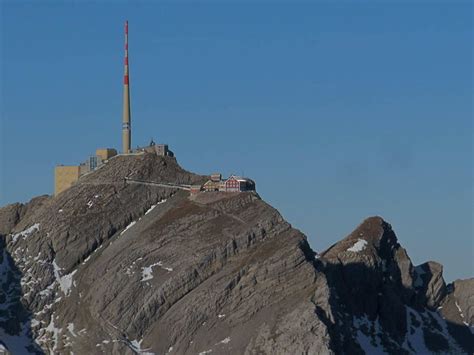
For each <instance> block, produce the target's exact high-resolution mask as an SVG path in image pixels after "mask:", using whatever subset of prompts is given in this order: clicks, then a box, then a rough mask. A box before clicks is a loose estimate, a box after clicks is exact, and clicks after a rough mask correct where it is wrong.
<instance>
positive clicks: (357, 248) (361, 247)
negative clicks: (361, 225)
mask: <svg viewBox="0 0 474 355" xmlns="http://www.w3.org/2000/svg"><path fill="white" fill-rule="evenodd" d="M366 245H367V241H366V240H365V239H360V238H359V239H358V240H357V242H355V243H354V245H353V246H352V247H350V248H349V249H347V251H351V252H353V253H358V252H359V251H362V250H364V249H365V246H366Z"/></svg>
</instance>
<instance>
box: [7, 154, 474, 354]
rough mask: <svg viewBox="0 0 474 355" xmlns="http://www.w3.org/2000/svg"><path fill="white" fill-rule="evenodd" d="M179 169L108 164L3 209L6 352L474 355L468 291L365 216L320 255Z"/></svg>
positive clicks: (169, 160)
mask: <svg viewBox="0 0 474 355" xmlns="http://www.w3.org/2000/svg"><path fill="white" fill-rule="evenodd" d="M130 179H134V180H135V181H153V182H156V183H158V184H159V183H161V182H166V183H170V182H171V183H174V184H177V185H178V184H185V185H189V186H191V185H193V184H202V183H203V182H205V181H206V180H207V177H206V176H201V175H196V174H193V173H190V172H188V171H185V170H183V169H182V168H181V167H180V166H179V165H178V163H177V162H176V159H175V158H173V157H168V156H163V157H160V156H157V155H155V154H151V153H144V154H141V155H128V156H116V157H114V158H112V159H110V161H109V162H108V163H107V164H105V165H104V166H102V167H101V168H100V169H98V170H97V171H94V172H93V173H90V174H88V175H85V176H83V177H81V179H79V181H78V182H77V183H76V184H74V185H73V186H72V187H71V188H69V189H67V190H66V191H64V192H62V193H61V194H59V195H58V196H56V197H54V198H52V197H49V196H41V197H37V198H35V199H33V200H31V201H30V202H29V203H27V204H12V205H8V206H5V207H3V208H1V209H0V284H1V287H0V349H2V347H3V348H4V349H5V350H6V351H9V352H10V353H12V354H25V353H37V354H41V353H52V354H57V353H59V354H72V353H74V354H102V353H106V354H223V353H229V354H364V353H365V354H384V353H387V354H415V353H416V354H426V353H443V354H446V353H452V354H463V353H466V354H472V353H473V344H474V338H473V333H472V332H473V329H474V328H473V326H474V311H473V310H474V279H469V280H458V281H455V282H454V283H452V284H450V285H446V284H445V282H444V280H443V277H442V266H441V265H440V264H438V263H436V262H432V261H430V262H427V263H424V264H422V265H419V266H414V265H413V264H412V262H411V261H410V258H409V257H408V254H407V252H406V250H405V249H403V248H402V246H401V245H400V244H399V242H398V240H397V237H396V235H395V232H394V231H393V229H392V227H391V226H390V225H389V224H388V223H387V222H386V221H384V220H383V219H382V218H380V217H370V218H368V219H366V220H365V221H363V222H362V224H361V225H359V226H358V227H357V228H356V229H355V230H354V231H353V232H352V233H351V234H350V235H349V236H347V237H346V238H344V239H343V240H341V241H339V242H338V243H336V244H334V245H333V246H331V247H330V248H329V249H328V250H326V251H324V252H322V253H320V254H316V253H315V252H314V251H313V250H312V249H311V247H310V246H309V244H308V242H307V240H306V237H305V236H304V235H303V234H302V233H301V232H300V231H298V230H297V229H294V228H292V226H291V225H290V224H289V223H288V222H286V221H285V220H284V219H283V218H282V216H281V215H280V214H279V213H278V211H277V210H275V209H274V208H272V207H271V206H269V205H268V204H267V203H265V202H264V201H263V200H262V199H261V198H260V197H259V196H258V194H257V193H256V192H240V193H239V192H232V193H230V192H218V191H216V192H201V193H198V194H195V195H190V194H189V192H187V191H182V190H179V189H176V188H173V187H171V186H169V187H164V186H159V185H152V184H130V183H128V181H129V180H130Z"/></svg>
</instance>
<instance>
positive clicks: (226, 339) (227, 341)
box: [220, 337, 230, 344]
mask: <svg viewBox="0 0 474 355" xmlns="http://www.w3.org/2000/svg"><path fill="white" fill-rule="evenodd" d="M229 341H230V338H229V337H227V338H225V339H224V340H221V341H220V343H221V344H227V343H229Z"/></svg>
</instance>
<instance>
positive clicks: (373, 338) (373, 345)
mask: <svg viewBox="0 0 474 355" xmlns="http://www.w3.org/2000/svg"><path fill="white" fill-rule="evenodd" d="M353 324H354V327H355V329H356V330H357V332H356V339H357V342H358V343H359V345H360V347H361V348H362V350H364V352H365V353H366V354H371V355H372V354H374V355H382V354H386V353H387V352H386V351H385V349H384V347H383V346H382V342H381V338H380V333H381V331H380V324H379V322H378V320H377V321H376V322H375V334H370V333H369V334H367V330H368V329H371V322H370V321H369V320H368V318H367V316H364V317H362V318H356V317H354V319H353Z"/></svg>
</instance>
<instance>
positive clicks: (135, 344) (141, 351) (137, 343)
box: [130, 339, 155, 355]
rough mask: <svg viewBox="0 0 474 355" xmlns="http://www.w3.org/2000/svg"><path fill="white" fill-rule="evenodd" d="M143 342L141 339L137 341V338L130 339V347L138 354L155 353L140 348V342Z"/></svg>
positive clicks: (152, 354) (147, 354)
mask: <svg viewBox="0 0 474 355" xmlns="http://www.w3.org/2000/svg"><path fill="white" fill-rule="evenodd" d="M142 342H143V339H142V340H140V341H138V340H132V341H131V342H130V347H131V348H132V350H134V351H135V352H137V353H138V354H142V355H155V353H152V352H149V351H148V350H150V349H142V348H141V344H142Z"/></svg>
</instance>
